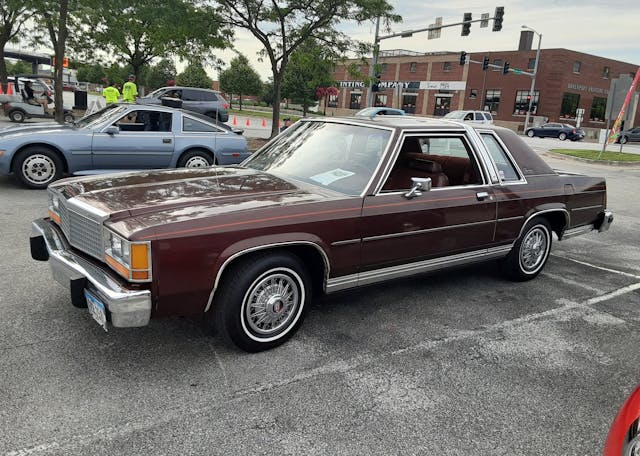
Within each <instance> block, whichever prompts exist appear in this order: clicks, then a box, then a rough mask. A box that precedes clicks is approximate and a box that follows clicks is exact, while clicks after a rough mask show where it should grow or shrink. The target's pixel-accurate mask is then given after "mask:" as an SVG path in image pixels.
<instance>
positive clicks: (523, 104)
mask: <svg viewBox="0 0 640 456" xmlns="http://www.w3.org/2000/svg"><path fill="white" fill-rule="evenodd" d="M539 101H540V91H538V90H535V91H534V92H533V97H532V102H531V113H532V114H536V113H537V112H538V103H539ZM527 109H529V91H528V90H518V91H516V103H515V105H514V107H513V114H514V115H516V116H518V115H520V116H524V115H526V114H527Z"/></svg>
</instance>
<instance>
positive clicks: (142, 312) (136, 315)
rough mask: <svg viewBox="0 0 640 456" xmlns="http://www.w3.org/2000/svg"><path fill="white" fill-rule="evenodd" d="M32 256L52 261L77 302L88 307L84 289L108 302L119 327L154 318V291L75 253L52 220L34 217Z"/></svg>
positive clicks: (55, 273)
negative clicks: (152, 304)
mask: <svg viewBox="0 0 640 456" xmlns="http://www.w3.org/2000/svg"><path fill="white" fill-rule="evenodd" d="M32 228H33V233H32V235H31V256H32V258H33V259H35V260H40V261H47V260H48V261H49V265H50V266H51V272H52V274H53V278H54V279H55V280H56V282H58V283H60V284H61V285H62V286H64V287H67V288H68V289H70V290H71V295H72V300H73V304H74V305H75V306H76V307H86V303H85V302H84V293H83V291H84V289H86V290H88V291H89V292H91V293H92V294H94V295H95V296H96V297H98V298H99V299H100V300H101V301H102V303H103V304H104V305H105V307H106V309H107V311H108V315H109V317H110V321H111V324H112V325H113V326H115V327H119V328H125V327H136V326H145V325H147V324H148V323H149V319H150V318H151V292H150V291H149V290H139V289H134V288H130V285H129V284H128V283H127V282H125V281H124V280H122V279H120V278H119V277H118V276H116V275H115V273H114V272H113V271H111V269H109V268H107V267H106V266H102V265H97V264H96V263H95V262H94V261H92V260H88V259H86V258H84V257H82V256H80V255H79V254H77V253H76V252H74V251H73V250H72V249H71V247H70V246H69V243H68V242H67V240H66V239H65V237H64V235H63V234H62V232H61V231H60V229H59V228H58V227H57V226H56V225H55V224H54V223H53V222H52V221H50V220H49V219H38V220H34V221H33V224H32Z"/></svg>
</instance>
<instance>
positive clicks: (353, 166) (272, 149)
mask: <svg viewBox="0 0 640 456" xmlns="http://www.w3.org/2000/svg"><path fill="white" fill-rule="evenodd" d="M390 138H391V131H390V130H387V129H384V130H383V129H379V128H372V127H365V126H358V125H344V124H338V123H332V122H298V123H297V124H296V126H294V127H290V130H289V131H287V133H285V134H283V135H280V136H279V137H277V138H276V139H275V140H274V141H273V142H271V143H270V144H268V145H267V146H265V147H263V148H262V149H260V151H259V152H257V153H256V154H254V155H253V156H252V157H251V158H249V159H248V160H247V161H245V162H244V165H245V166H246V167H248V168H253V169H258V170H261V171H268V172H269V173H272V174H275V175H278V176H281V177H284V178H287V177H288V178H293V179H296V180H300V181H304V182H308V183H311V184H315V185H320V186H322V187H326V188H329V189H331V190H335V191H338V192H341V193H345V194H347V195H360V194H361V193H362V192H363V191H364V190H365V188H366V187H367V184H368V183H369V181H370V179H371V176H373V173H374V171H375V170H376V168H377V166H378V164H379V163H380V160H381V158H382V155H383V153H384V151H385V149H386V148H387V145H388V143H389V140H390Z"/></svg>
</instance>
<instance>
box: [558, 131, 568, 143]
mask: <svg viewBox="0 0 640 456" xmlns="http://www.w3.org/2000/svg"><path fill="white" fill-rule="evenodd" d="M558 139H559V140H560V141H564V140H565V139H567V134H566V133H565V132H561V133H560V134H559V135H558Z"/></svg>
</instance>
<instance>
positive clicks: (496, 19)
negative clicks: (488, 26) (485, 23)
mask: <svg viewBox="0 0 640 456" xmlns="http://www.w3.org/2000/svg"><path fill="white" fill-rule="evenodd" d="M503 16H504V6H496V13H495V14H494V15H493V31H494V32H499V31H500V30H502V17H503Z"/></svg>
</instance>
